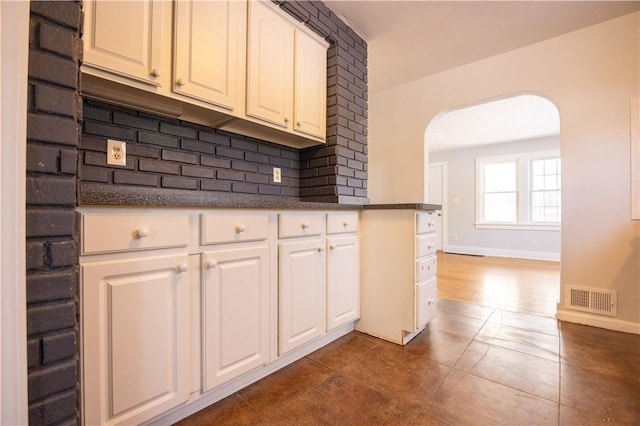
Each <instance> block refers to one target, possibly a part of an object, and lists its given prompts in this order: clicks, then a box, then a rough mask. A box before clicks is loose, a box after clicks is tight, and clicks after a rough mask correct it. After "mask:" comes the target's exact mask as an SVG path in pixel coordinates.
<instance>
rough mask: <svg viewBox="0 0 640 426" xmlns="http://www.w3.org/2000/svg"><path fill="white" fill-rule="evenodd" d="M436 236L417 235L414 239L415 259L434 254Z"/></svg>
mask: <svg viewBox="0 0 640 426" xmlns="http://www.w3.org/2000/svg"><path fill="white" fill-rule="evenodd" d="M437 237H438V236H437V235H436V234H426V235H418V236H417V237H416V257H423V256H429V255H432V254H434V253H435V252H436V239H437Z"/></svg>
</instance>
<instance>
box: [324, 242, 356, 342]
mask: <svg viewBox="0 0 640 426" xmlns="http://www.w3.org/2000/svg"><path fill="white" fill-rule="evenodd" d="M358 318H360V239H359V237H358V236H357V235H348V236H329V237H327V331H328V330H332V329H334V328H336V327H338V326H340V325H342V324H346V323H348V322H350V321H355V320H357V319H358Z"/></svg>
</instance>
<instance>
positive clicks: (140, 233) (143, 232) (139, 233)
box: [133, 228, 149, 240]
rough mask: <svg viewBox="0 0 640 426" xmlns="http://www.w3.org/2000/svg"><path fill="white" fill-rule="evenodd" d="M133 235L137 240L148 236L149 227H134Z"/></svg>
mask: <svg viewBox="0 0 640 426" xmlns="http://www.w3.org/2000/svg"><path fill="white" fill-rule="evenodd" d="M133 236H134V237H135V238H136V239H138V240H139V239H140V238H144V237H148V236H149V228H140V229H136V231H135V232H134V233H133Z"/></svg>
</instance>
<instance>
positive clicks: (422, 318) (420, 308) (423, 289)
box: [416, 277, 438, 330]
mask: <svg viewBox="0 0 640 426" xmlns="http://www.w3.org/2000/svg"><path fill="white" fill-rule="evenodd" d="M437 302H438V285H437V279H436V277H432V278H431V279H429V280H427V281H424V282H421V283H419V284H417V285H416V329H418V330H419V329H421V328H422V327H424V326H425V325H426V324H427V323H428V322H429V321H431V319H433V317H434V316H435V315H436V310H437V307H438V303H437Z"/></svg>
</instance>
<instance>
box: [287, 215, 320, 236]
mask: <svg viewBox="0 0 640 426" xmlns="http://www.w3.org/2000/svg"><path fill="white" fill-rule="evenodd" d="M278 218H279V222H278V225H279V227H278V236H279V237H280V238H290V237H304V236H307V235H321V234H322V233H323V232H324V222H323V220H322V219H323V218H322V213H319V212H312V213H302V212H300V213H298V212H296V213H280V215H279V216H278Z"/></svg>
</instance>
